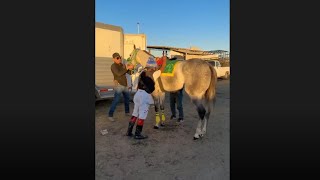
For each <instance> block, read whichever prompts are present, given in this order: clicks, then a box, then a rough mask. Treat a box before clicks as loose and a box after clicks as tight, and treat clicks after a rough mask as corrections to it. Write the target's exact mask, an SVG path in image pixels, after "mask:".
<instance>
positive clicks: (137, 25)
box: [137, 23, 140, 34]
mask: <svg viewBox="0 0 320 180" xmlns="http://www.w3.org/2000/svg"><path fill="white" fill-rule="evenodd" d="M139 25H140V23H137V26H138V34H139Z"/></svg>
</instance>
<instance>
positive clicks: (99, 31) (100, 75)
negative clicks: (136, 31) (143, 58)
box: [95, 23, 124, 86]
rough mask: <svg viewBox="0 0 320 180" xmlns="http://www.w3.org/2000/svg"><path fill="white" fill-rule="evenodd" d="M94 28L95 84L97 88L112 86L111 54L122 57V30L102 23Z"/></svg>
mask: <svg viewBox="0 0 320 180" xmlns="http://www.w3.org/2000/svg"><path fill="white" fill-rule="evenodd" d="M95 26H96V27H95V33H96V34H95V82H96V85H98V86H112V85H113V74H112V72H111V69H110V67H111V64H112V63H113V60H112V54H113V53H115V52H118V53H119V54H120V55H121V56H123V52H124V47H123V40H124V35H123V29H122V28H121V27H119V26H113V25H108V24H103V23H96V25H95Z"/></svg>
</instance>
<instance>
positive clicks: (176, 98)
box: [170, 88, 183, 119]
mask: <svg viewBox="0 0 320 180" xmlns="http://www.w3.org/2000/svg"><path fill="white" fill-rule="evenodd" d="M182 97H183V88H182V89H180V90H179V91H178V92H175V93H170V108H171V114H172V116H174V117H177V116H176V105H175V103H177V109H178V111H179V118H182V119H183V107H182Z"/></svg>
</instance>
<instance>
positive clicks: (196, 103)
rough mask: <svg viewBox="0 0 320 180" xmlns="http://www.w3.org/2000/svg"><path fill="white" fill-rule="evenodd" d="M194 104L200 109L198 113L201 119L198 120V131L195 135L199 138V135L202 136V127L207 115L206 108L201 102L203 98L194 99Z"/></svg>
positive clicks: (194, 137)
mask: <svg viewBox="0 0 320 180" xmlns="http://www.w3.org/2000/svg"><path fill="white" fill-rule="evenodd" d="M192 102H193V104H195V105H196V107H197V111H198V115H199V118H200V119H199V121H198V126H197V129H196V133H195V134H194V136H193V139H194V140H196V139H199V137H202V136H203V134H202V129H203V121H204V118H205V115H206V109H205V108H204V106H203V104H202V103H201V100H192Z"/></svg>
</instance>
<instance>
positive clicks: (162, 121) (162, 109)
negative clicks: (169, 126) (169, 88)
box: [159, 92, 166, 126]
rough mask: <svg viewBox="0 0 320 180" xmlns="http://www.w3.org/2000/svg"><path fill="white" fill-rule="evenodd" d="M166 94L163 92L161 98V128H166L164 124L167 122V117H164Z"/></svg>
mask: <svg viewBox="0 0 320 180" xmlns="http://www.w3.org/2000/svg"><path fill="white" fill-rule="evenodd" d="M165 95H166V94H165V93H164V92H162V93H161V95H160V97H159V102H160V110H161V126H164V122H165V121H166V116H165V115H164V99H165Z"/></svg>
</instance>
